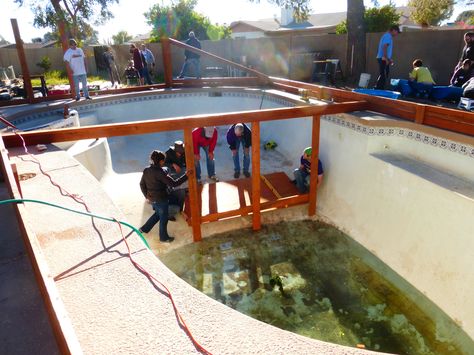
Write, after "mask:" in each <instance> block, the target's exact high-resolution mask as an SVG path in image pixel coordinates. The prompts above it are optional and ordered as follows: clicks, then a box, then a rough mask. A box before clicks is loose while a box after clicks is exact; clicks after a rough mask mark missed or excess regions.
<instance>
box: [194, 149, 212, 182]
mask: <svg viewBox="0 0 474 355" xmlns="http://www.w3.org/2000/svg"><path fill="white" fill-rule="evenodd" d="M199 148H202V150H204V153H206V164H207V175H208V176H209V177H211V176H214V175H216V167H215V165H214V160H211V159H209V146H206V147H199ZM194 165H195V168H196V177H197V179H198V180H201V161H200V160H197V161H196V162H195V163H194Z"/></svg>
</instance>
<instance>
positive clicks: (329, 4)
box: [0, 0, 463, 43]
mask: <svg viewBox="0 0 474 355" xmlns="http://www.w3.org/2000/svg"><path fill="white" fill-rule="evenodd" d="M158 2H160V3H161V2H163V3H165V4H166V3H169V2H170V1H161V0H120V2H119V4H118V5H117V4H115V5H113V6H112V7H111V11H112V13H113V14H114V16H115V17H114V19H112V20H110V21H108V22H107V23H106V24H105V25H104V26H98V27H95V29H96V30H97V31H99V40H100V41H101V42H105V40H107V39H110V38H111V37H112V35H114V34H116V33H117V32H119V31H122V30H124V31H127V32H128V33H129V34H131V35H138V34H144V33H147V32H148V31H150V29H151V28H150V27H149V26H148V25H147V24H146V20H145V17H144V16H143V13H144V12H146V11H147V10H148V9H149V8H150V7H151V6H152V5H153V4H156V3H158ZM378 2H379V4H380V5H386V4H388V3H389V0H379V1H378ZM393 2H394V3H395V4H396V5H397V6H403V5H405V4H406V3H407V2H408V0H395V1H393ZM137 4H139V5H138V6H137ZM365 4H366V6H370V5H371V2H370V0H365ZM346 7H347V0H332V1H326V0H311V8H312V11H311V12H312V13H327V12H339V11H346ZM0 9H1V10H0V35H1V36H2V37H3V38H5V39H6V40H7V41H9V42H12V43H13V42H14V37H13V31H12V28H11V22H10V19H11V18H16V19H17V21H18V26H19V28H20V34H21V37H22V38H23V41H24V42H31V39H32V38H35V37H43V35H44V33H46V32H48V30H47V29H37V28H35V27H34V26H33V15H32V13H31V10H30V9H29V8H28V7H19V6H18V5H16V4H15V3H14V1H13V0H0ZM196 11H197V12H199V13H201V14H203V15H205V16H207V17H208V18H209V19H210V20H211V22H212V23H219V24H227V25H229V24H230V23H232V22H233V21H238V20H259V19H264V18H273V17H275V15H276V16H277V17H278V18H279V17H280V9H279V8H278V7H276V6H274V5H270V4H268V2H266V0H260V3H259V4H255V3H251V2H250V1H249V0H199V1H198V5H197V7H196ZM461 11H463V9H462V8H456V10H455V13H454V15H453V17H454V18H455V17H456V16H457V14H459V13H460V12H461Z"/></svg>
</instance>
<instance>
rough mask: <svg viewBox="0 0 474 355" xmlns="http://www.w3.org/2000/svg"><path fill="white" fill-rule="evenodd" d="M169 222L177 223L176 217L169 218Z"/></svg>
mask: <svg viewBox="0 0 474 355" xmlns="http://www.w3.org/2000/svg"><path fill="white" fill-rule="evenodd" d="M168 221H171V222H176V217H175V216H171V217H168Z"/></svg>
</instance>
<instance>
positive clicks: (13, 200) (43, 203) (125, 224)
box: [0, 198, 150, 249]
mask: <svg viewBox="0 0 474 355" xmlns="http://www.w3.org/2000/svg"><path fill="white" fill-rule="evenodd" d="M24 202H33V203H39V204H42V205H46V206H50V207H56V208H59V209H62V210H65V211H69V212H73V213H77V214H82V215H84V216H89V217H95V218H99V219H103V220H104V221H109V222H114V223H120V224H121V225H124V226H126V227H128V228H130V229H132V230H133V231H134V232H135V233H136V234H138V236H139V237H140V238H141V240H142V241H143V243H144V244H145V245H146V247H147V248H148V249H150V246H149V245H148V242H147V241H146V239H145V237H143V235H142V234H141V233H140V231H139V230H138V229H136V228H135V227H134V226H132V225H131V224H128V223H127V222H122V221H118V220H116V219H114V218H111V217H104V216H99V215H97V214H94V213H89V212H83V211H78V210H74V209H72V208H68V207H63V206H59V205H55V204H54V203H50V202H46V201H41V200H33V199H28V198H22V199H10V200H0V205H5V204H7V203H24Z"/></svg>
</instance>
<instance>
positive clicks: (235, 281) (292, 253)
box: [160, 221, 463, 354]
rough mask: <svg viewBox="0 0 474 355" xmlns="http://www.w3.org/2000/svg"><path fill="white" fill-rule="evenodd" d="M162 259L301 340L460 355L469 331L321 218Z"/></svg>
mask: <svg viewBox="0 0 474 355" xmlns="http://www.w3.org/2000/svg"><path fill="white" fill-rule="evenodd" d="M160 259H161V260H162V261H163V262H164V263H165V264H166V265H167V266H168V267H169V268H170V269H171V270H173V271H174V272H175V273H176V274H177V275H178V276H179V277H181V278H182V279H184V280H185V281H187V282H188V283H189V284H191V285H192V286H194V287H195V288H197V289H198V290H200V291H201V292H203V293H205V294H206V295H208V296H210V297H212V298H214V299H216V300H219V301H221V302H222V303H224V304H226V305H227V306H229V307H232V308H234V309H236V310H238V311H240V312H242V313H244V314H247V315H249V316H251V317H254V318H256V319H259V320H261V321H264V322H266V323H269V324H272V325H274V326H277V327H279V328H282V329H286V330H288V331H291V332H294V333H297V334H300V335H304V336H307V337H311V338H315V339H319V340H324V341H328V342H332V343H337V344H342V345H348V346H353V347H355V346H359V347H365V348H366V349H372V350H378V351H383V352H392V353H398V354H460V353H462V351H460V348H459V347H458V346H456V345H455V343H456V342H457V341H455V340H454V339H458V341H459V339H460V338H463V336H462V335H461V333H462V331H461V330H459V328H458V327H457V326H456V325H455V324H454V323H452V322H450V321H449V319H447V317H446V316H445V315H444V314H443V313H442V312H441V311H440V310H439V309H436V307H435V306H434V305H432V304H431V303H430V302H429V301H428V300H426V298H423V296H422V295H421V294H420V293H419V292H417V291H416V290H414V289H413V288H412V287H411V286H409V285H408V284H407V283H406V282H405V281H403V280H401V279H400V278H399V277H398V276H397V275H396V274H395V273H394V272H393V271H392V270H390V269H389V268H388V267H387V266H386V265H384V264H383V263H382V262H381V261H380V260H378V259H377V258H375V257H374V256H373V255H372V254H370V253H369V252H368V251H367V250H365V249H364V248H363V247H361V246H360V245H359V244H357V243H356V242H354V241H353V240H352V239H350V238H348V237H347V236H346V235H344V234H343V233H342V232H340V231H338V230H337V229H336V228H334V227H331V226H329V225H326V224H322V223H320V222H313V221H303V222H285V223H279V224H276V225H271V226H266V227H264V228H263V229H262V230H261V231H259V232H252V231H251V230H239V231H234V232H231V233H225V234H220V235H216V236H213V237H212V238H207V239H205V240H203V241H202V242H201V243H194V244H190V245H186V246H184V247H181V248H178V249H175V250H172V251H170V252H168V253H166V254H163V255H160ZM382 275H383V276H382ZM388 280H391V281H388ZM395 284H396V285H395ZM400 288H401V289H403V290H404V292H403V293H402V292H401V291H400ZM413 298H416V304H415V303H414V302H413V301H412V299H413ZM422 304H423V305H424V306H421V305H422ZM427 308H429V313H430V315H427V314H426V309H427ZM421 309H424V310H425V311H422V310H421ZM435 319H436V320H435Z"/></svg>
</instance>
